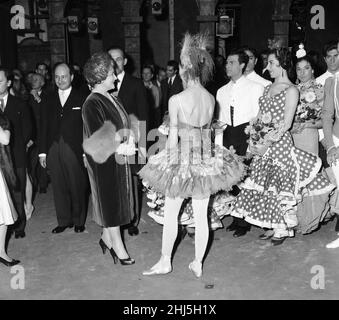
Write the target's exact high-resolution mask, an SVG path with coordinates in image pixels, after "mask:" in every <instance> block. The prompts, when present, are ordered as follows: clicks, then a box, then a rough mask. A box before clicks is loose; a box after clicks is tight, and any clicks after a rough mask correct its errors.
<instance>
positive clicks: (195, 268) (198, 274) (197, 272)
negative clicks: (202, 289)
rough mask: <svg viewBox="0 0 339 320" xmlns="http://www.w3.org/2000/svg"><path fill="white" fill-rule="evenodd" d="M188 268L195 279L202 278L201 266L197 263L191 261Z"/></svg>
mask: <svg viewBox="0 0 339 320" xmlns="http://www.w3.org/2000/svg"><path fill="white" fill-rule="evenodd" d="M188 268H189V269H190V270H191V271H192V273H193V274H194V275H195V276H196V277H197V278H201V276H202V264H201V262H198V261H192V262H191V263H190V264H189V266H188Z"/></svg>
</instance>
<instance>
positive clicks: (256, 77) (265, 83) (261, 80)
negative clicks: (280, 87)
mask: <svg viewBox="0 0 339 320" xmlns="http://www.w3.org/2000/svg"><path fill="white" fill-rule="evenodd" d="M246 78H247V79H249V80H251V81H254V82H257V83H259V84H261V85H263V86H264V87H267V86H268V85H270V84H272V82H271V81H268V80H266V79H265V78H263V77H260V76H259V75H258V74H257V73H256V72H255V71H252V72H251V73H249V74H248V75H246Z"/></svg>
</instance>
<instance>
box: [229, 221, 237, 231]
mask: <svg viewBox="0 0 339 320" xmlns="http://www.w3.org/2000/svg"><path fill="white" fill-rule="evenodd" d="M236 229H237V225H236V224H235V223H234V222H232V223H231V224H230V225H229V226H228V227H227V228H226V231H234V230H236Z"/></svg>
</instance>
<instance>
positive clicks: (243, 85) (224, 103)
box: [216, 76, 264, 127]
mask: <svg viewBox="0 0 339 320" xmlns="http://www.w3.org/2000/svg"><path fill="white" fill-rule="evenodd" d="M263 93H264V86H263V85H261V84H259V83H256V82H254V81H251V80H248V79H247V78H245V77H244V76H242V77H241V78H240V79H238V80H237V81H236V82H234V81H233V80H231V81H230V82H229V83H227V84H226V85H224V86H223V87H221V88H220V89H219V90H218V91H217V98H216V100H217V103H218V104H219V107H220V113H219V120H220V121H222V122H224V123H226V124H227V125H232V123H231V114H230V107H231V106H233V108H234V114H233V120H234V123H233V125H234V127H236V126H239V125H241V124H243V123H246V122H249V121H250V120H251V119H252V118H254V117H256V116H257V114H258V112H259V98H260V97H261V96H262V95H263Z"/></svg>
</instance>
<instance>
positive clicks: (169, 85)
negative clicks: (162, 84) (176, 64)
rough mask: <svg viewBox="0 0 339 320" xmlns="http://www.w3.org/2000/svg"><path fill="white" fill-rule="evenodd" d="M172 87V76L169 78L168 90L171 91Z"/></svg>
mask: <svg viewBox="0 0 339 320" xmlns="http://www.w3.org/2000/svg"><path fill="white" fill-rule="evenodd" d="M171 88H172V78H170V79H169V80H168V91H170V90H171Z"/></svg>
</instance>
